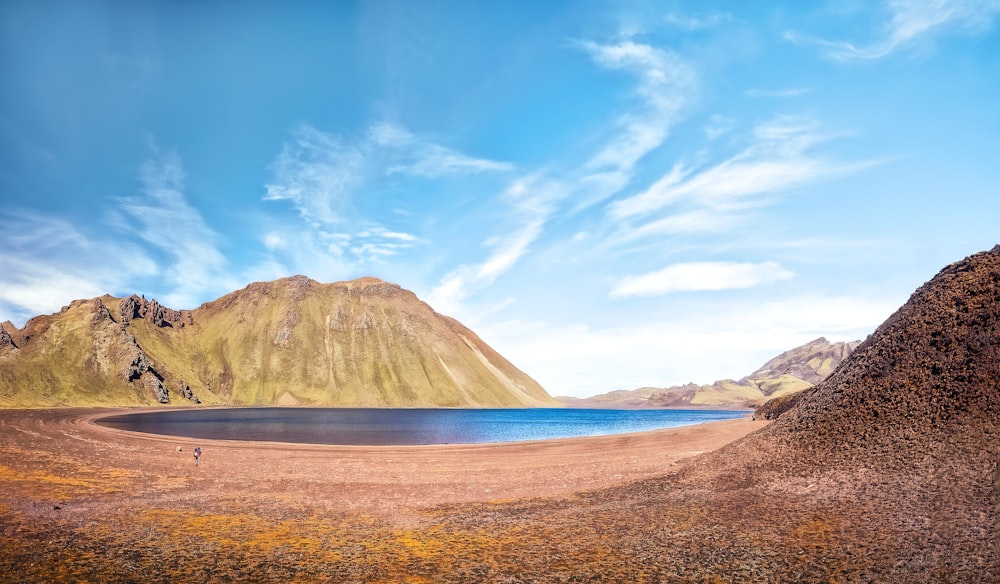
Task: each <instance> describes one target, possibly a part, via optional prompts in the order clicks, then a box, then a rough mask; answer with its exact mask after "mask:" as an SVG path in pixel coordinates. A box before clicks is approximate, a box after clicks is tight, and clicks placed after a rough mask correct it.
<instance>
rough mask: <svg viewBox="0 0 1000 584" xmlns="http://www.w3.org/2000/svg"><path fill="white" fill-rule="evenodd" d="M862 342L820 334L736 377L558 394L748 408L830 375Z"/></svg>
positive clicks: (647, 404) (607, 401) (644, 404)
mask: <svg viewBox="0 0 1000 584" xmlns="http://www.w3.org/2000/svg"><path fill="white" fill-rule="evenodd" d="M859 344H860V341H852V342H849V343H843V342H838V343H831V342H829V341H827V340H826V339H825V338H823V337H820V338H818V339H816V340H814V341H810V342H808V343H806V344H804V345H802V346H800V347H796V348H794V349H792V350H790V351H785V352H784V353H782V354H780V355H778V356H777V357H775V358H773V359H771V360H770V361H768V362H767V363H765V364H764V365H762V366H761V367H760V369H758V370H756V371H754V372H753V373H751V374H750V375H747V376H746V377H743V378H742V379H740V380H739V381H734V380H732V379H723V380H721V381H716V382H715V383H713V384H712V385H696V384H694V383H688V384H687V385H678V386H673V387H667V388H657V387H642V388H639V389H631V390H618V391H612V392H609V393H604V394H601V395H596V396H593V397H588V398H584V399H578V398H568V397H559V398H557V399H559V400H560V401H562V402H563V403H565V404H567V405H571V406H574V407H591V408H679V407H706V408H746V407H756V406H758V405H760V404H762V403H764V402H767V401H768V400H770V399H771V398H777V397H780V396H786V395H791V394H795V393H798V392H800V391H802V390H804V389H806V388H808V387H812V386H813V385H814V384H816V383H819V382H820V381H822V380H823V379H825V378H826V377H827V376H828V375H830V374H831V373H832V372H833V371H834V370H835V369H836V368H837V367H838V366H839V365H840V363H841V362H842V361H843V360H844V359H845V358H846V357H847V356H848V355H850V354H851V352H852V351H853V350H854V349H855V348H856V347H857V346H858V345H859Z"/></svg>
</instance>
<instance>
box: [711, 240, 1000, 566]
mask: <svg viewBox="0 0 1000 584" xmlns="http://www.w3.org/2000/svg"><path fill="white" fill-rule="evenodd" d="M769 407H770V408H771V410H765V409H764V408H762V409H761V410H760V411H759V412H758V413H763V414H768V413H770V414H771V415H772V417H773V415H774V414H780V415H779V416H778V418H777V420H775V421H774V422H772V423H771V424H770V425H769V426H767V427H766V428H764V429H762V430H761V431H759V432H756V433H754V434H751V435H750V436H748V437H746V438H745V439H743V440H741V441H738V442H735V443H733V444H731V445H729V446H727V447H725V448H723V449H722V450H720V451H718V452H716V453H714V454H713V455H712V456H710V457H709V458H707V459H706V460H705V463H704V464H705V466H706V467H707V468H715V469H716V470H715V471H713V472H714V473H715V474H714V477H715V478H714V479H710V480H714V481H715V485H716V487H717V488H723V489H730V488H748V489H752V490H753V492H763V491H769V492H780V493H786V494H787V496H789V497H797V496H802V495H804V494H808V496H809V497H810V498H811V500H813V501H835V502H837V504H838V506H839V508H840V509H846V510H850V509H852V508H857V509H859V510H860V509H862V508H863V509H864V511H858V513H861V514H863V515H864V517H865V525H866V529H870V530H871V531H872V532H873V533H878V534H880V535H878V536H877V539H879V541H873V542H872V545H873V549H876V550H877V551H878V553H879V554H883V555H884V557H885V558H889V559H887V560H885V561H887V562H891V564H892V565H893V568H892V573H894V574H896V575H897V576H898V575H900V574H906V577H904V578H902V579H898V578H894V577H889V573H887V574H886V575H885V577H883V578H880V579H882V580H885V581H891V580H896V581H911V582H917V581H955V582H960V581H969V582H971V581H996V580H991V579H989V578H986V579H984V578H983V576H984V575H986V574H992V575H993V576H996V575H997V574H1000V546H998V545H997V542H998V541H1000V495H998V494H1000V487H998V484H997V483H998V480H1000V246H998V247H995V248H993V249H992V250H990V251H988V252H982V253H979V254H976V255H973V256H970V257H969V258H966V259H965V260H963V261H960V262H957V263H954V264H952V265H950V266H948V267H946V268H945V269H943V270H942V271H941V272H940V273H938V274H937V276H935V277H934V278H933V279H931V280H930V281H929V282H927V283H926V284H924V285H923V286H921V287H920V288H919V289H917V290H916V292H914V293H913V295H912V296H911V297H910V299H909V301H908V302H907V303H906V304H905V305H903V306H902V307H901V308H900V309H899V310H898V311H897V312H896V313H895V314H893V315H892V316H891V317H890V318H889V319H888V320H886V322H885V323H883V324H882V325H881V326H880V327H879V328H878V329H877V330H876V331H875V332H874V333H873V334H872V335H871V336H869V338H868V339H867V340H865V341H864V342H863V343H862V344H861V345H860V346H859V347H858V348H857V350H856V351H854V353H852V354H851V356H850V357H849V358H848V359H847V360H846V361H844V363H843V364H842V365H841V366H840V367H839V368H838V369H837V370H836V371H835V372H834V373H833V374H832V375H831V376H830V377H829V378H828V379H827V380H826V381H824V382H823V383H821V384H819V385H817V386H815V387H812V388H809V389H807V390H805V391H804V392H802V393H801V394H799V395H797V396H794V397H791V398H788V400H787V401H786V402H785V403H781V402H779V403H777V404H774V405H773V406H769ZM840 512H841V513H847V512H848V511H840Z"/></svg>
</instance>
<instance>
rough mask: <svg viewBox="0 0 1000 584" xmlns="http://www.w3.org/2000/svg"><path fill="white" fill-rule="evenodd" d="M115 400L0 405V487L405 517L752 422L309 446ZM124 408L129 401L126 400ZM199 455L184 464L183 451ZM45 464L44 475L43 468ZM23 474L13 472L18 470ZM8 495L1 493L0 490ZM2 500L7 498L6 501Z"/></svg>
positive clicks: (699, 446)
mask: <svg viewBox="0 0 1000 584" xmlns="http://www.w3.org/2000/svg"><path fill="white" fill-rule="evenodd" d="M121 411H122V410H99V409H66V410H20V411H19V410H8V411H0V435H2V438H0V449H2V452H3V454H4V459H5V462H4V465H5V466H6V467H7V468H8V469H9V470H8V472H6V473H5V474H4V479H3V481H2V482H0V485H2V490H3V492H5V493H14V492H18V493H20V496H23V497H27V498H30V499H37V498H39V495H40V494H42V493H45V494H46V497H44V499H45V502H46V503H48V502H51V503H53V504H60V505H61V506H63V507H64V508H68V507H70V506H72V504H73V501H74V500H77V499H83V500H90V499H92V498H93V494H90V493H87V492H86V491H87V490H86V489H83V488H80V487H79V486H72V488H69V487H70V486H67V488H65V489H61V488H60V487H59V485H60V481H59V480H57V478H58V477H59V476H60V475H61V473H60V471H62V473H65V475H66V476H67V477H72V478H74V479H76V480H77V481H78V482H79V481H94V484H95V485H96V484H99V483H100V482H101V481H102V480H103V479H102V477H108V476H111V475H114V476H115V477H116V479H115V480H114V481H113V482H114V484H113V485H102V489H104V488H108V487H112V486H113V487H115V489H114V490H115V491H117V492H118V493H119V494H118V495H114V494H113V493H103V494H101V496H100V497H99V499H100V501H101V503H102V504H104V505H108V504H114V503H115V502H116V501H118V500H119V499H122V500H123V501H122V502H124V501H125V500H134V499H135V498H137V497H141V498H142V499H144V500H145V501H147V502H148V503H149V504H166V505H170V504H172V503H171V501H172V500H175V499H177V498H189V497H192V496H197V497H203V498H206V499H219V498H226V497H231V496H234V495H244V496H258V495H266V496H267V497H271V498H274V499H277V500H283V501H288V502H290V503H294V502H295V501H296V500H303V501H309V502H310V504H316V503H317V502H322V503H323V504H325V505H328V506H330V507H333V508H337V509H341V510H355V511H358V512H364V513H373V514H377V515H379V516H381V517H384V518H386V519H391V520H400V521H405V520H406V518H407V517H409V516H410V515H411V514H412V512H413V510H414V509H419V508H426V507H428V506H434V505H440V504H445V503H464V502H473V501H495V500H510V499H515V498H523V497H540V496H551V495H565V494H568V493H575V492H579V491H585V490H594V489H601V488H605V487H608V486H612V485H616V484H621V483H624V482H627V481H632V480H636V479H642V478H647V477H651V476H656V475H661V474H664V473H669V472H670V471H671V470H672V469H673V468H675V466H676V463H677V461H679V460H681V459H684V458H687V457H691V456H693V455H697V454H700V453H702V452H705V451H709V450H714V449H716V448H719V447H720V446H722V445H724V444H727V443H729V442H731V441H733V440H735V439H737V438H739V437H741V436H743V435H745V434H747V433H748V432H750V431H752V430H754V429H756V428H759V427H762V426H763V425H764V423H763V422H753V421H751V420H750V419H749V418H743V419H737V420H728V421H723V422H714V423H709V424H700V425H696V426H687V427H682V428H674V429H666V430H660V431H654V432H646V433H639V434H624V435H617V436H604V437H590V438H574V439H562V440H548V441H535V442H519V443H505V444H477V445H434V446H406V447H395V446H378V447H362V446H319V445H315V446H314V445H299V444H284V443H267V442H237V441H219V440H192V439H184V438H173V437H164V436H156V435H147V434H137V433H133V432H124V431H120V430H116V429H112V428H108V427H105V426H101V425H98V424H96V423H94V420H96V419H97V418H100V417H102V416H106V415H109V414H114V413H120V412H121ZM127 411H132V410H127ZM196 446H198V447H200V448H201V449H202V452H203V456H202V462H201V465H200V466H197V467H196V466H195V464H194V458H193V454H192V452H193V450H194V448H195V447H196ZM49 475H52V480H50V481H45V480H43V477H46V476H49ZM18 477H22V480H18ZM8 496H9V495H8ZM8 504H10V501H8Z"/></svg>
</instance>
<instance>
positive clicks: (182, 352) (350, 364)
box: [0, 276, 557, 407]
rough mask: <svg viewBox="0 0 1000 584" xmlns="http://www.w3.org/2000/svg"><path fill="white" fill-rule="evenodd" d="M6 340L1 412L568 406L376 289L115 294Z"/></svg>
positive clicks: (447, 322) (425, 312)
mask: <svg viewBox="0 0 1000 584" xmlns="http://www.w3.org/2000/svg"><path fill="white" fill-rule="evenodd" d="M2 330H3V332H2V333H0V407H33V406H49V405H148V404H156V403H170V404H184V403H206V404H232V405H311V406H373V407H383V406H384V407H420V406H423V407H522V406H527V407H530V406H553V405H557V402H555V401H554V400H553V399H552V398H551V397H550V396H549V395H548V394H547V393H546V392H545V390H544V389H542V387H541V386H539V385H538V383H536V382H535V381H534V380H532V379H531V378H530V377H528V376H527V375H526V374H524V373H523V372H522V371H520V370H519V369H517V368H516V367H514V366H513V365H512V364H511V363H510V362H509V361H507V360H506V359H504V358H503V357H502V356H501V355H499V354H498V353H496V351H494V350H493V349H492V348H490V347H489V346H488V345H487V344H486V343H484V342H483V341H482V340H481V339H480V338H479V337H478V336H476V334H475V333H473V332H472V331H471V330H469V329H468V328H466V327H465V326H463V325H462V324H461V323H459V322H458V321H456V320H454V319H451V318H448V317H446V316H443V315H440V314H437V313H436V312H434V311H433V310H432V309H431V308H430V307H429V306H428V305H427V304H425V303H423V302H421V301H420V300H419V299H418V298H417V297H416V295H414V294H413V293H412V292H409V291H407V290H404V289H402V288H400V287H399V286H397V285H395V284H390V283H386V282H383V281H381V280H378V279H375V278H362V279H359V280H354V281H351V282H338V283H333V284H320V283H318V282H315V281H313V280H310V279H308V278H305V277H303V276H295V277H291V278H284V279H281V280H276V281H274V282H258V283H254V284H250V285H249V286H247V287H246V288H244V289H242V290H239V291H236V292H233V293H231V294H227V295H226V296H223V297H222V298H219V299H217V300H215V301H213V302H208V303H206V304H203V305H202V306H200V307H199V308H197V309H195V310H190V311H186V310H185V311H177V310H172V309H169V308H166V307H163V306H161V305H159V304H158V303H157V302H156V301H155V300H153V301H149V300H146V299H145V298H137V297H135V296H132V297H129V298H114V297H110V296H104V297H101V298H95V299H92V300H85V301H76V302H74V303H72V304H71V305H70V306H68V307H66V308H64V309H63V310H62V311H61V312H59V313H57V314H54V315H49V316H40V317H36V318H34V319H32V320H30V321H29V322H28V323H27V324H26V325H25V326H24V328H23V329H17V328H15V327H14V326H13V325H11V324H10V323H4V326H3V327H2Z"/></svg>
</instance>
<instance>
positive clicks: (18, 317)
mask: <svg viewBox="0 0 1000 584" xmlns="http://www.w3.org/2000/svg"><path fill="white" fill-rule="evenodd" d="M0 218H2V222H3V225H4V229H2V230H0V247H2V249H4V250H5V252H4V253H2V254H0V273H2V274H3V286H0V320H6V319H10V320H12V321H14V323H15V324H17V325H19V326H20V325H22V324H23V323H24V321H25V320H27V319H28V318H29V317H32V316H35V315H38V314H47V313H51V312H55V311H57V310H59V308H60V307H61V306H65V305H66V304H68V303H69V301H70V300H73V299H77V298H93V297H95V296H100V295H101V294H105V293H107V292H110V291H113V290H116V289H118V288H119V287H120V284H121V283H122V281H123V280H125V279H127V278H128V276H129V275H132V274H134V273H135V272H142V273H147V274H148V273H151V272H152V271H153V270H154V266H153V264H152V262H151V261H150V260H149V259H148V258H145V257H143V256H142V255H141V254H135V253H134V251H135V250H134V249H132V248H131V247H129V246H121V245H118V246H117V253H116V256H117V257H121V258H127V260H128V261H126V262H124V265H122V266H116V265H113V264H112V263H109V261H108V254H107V249H109V247H110V244H108V243H107V242H103V243H102V242H101V241H99V240H94V239H93V238H91V237H89V236H87V235H85V234H84V233H82V232H81V231H80V230H79V229H77V228H76V227H75V226H74V225H73V224H72V223H71V222H70V221H68V220H66V219H62V218H59V217H52V216H49V215H44V216H43V215H38V214H34V213H29V212H25V211H17V210H15V209H5V210H4V211H0ZM104 267H106V269H102V268H104Z"/></svg>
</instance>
